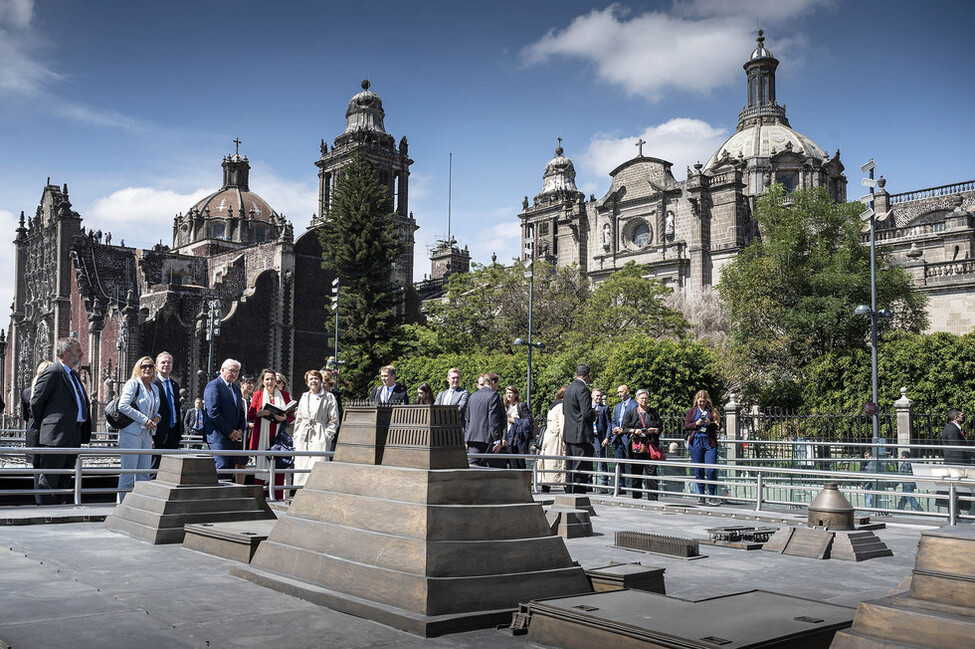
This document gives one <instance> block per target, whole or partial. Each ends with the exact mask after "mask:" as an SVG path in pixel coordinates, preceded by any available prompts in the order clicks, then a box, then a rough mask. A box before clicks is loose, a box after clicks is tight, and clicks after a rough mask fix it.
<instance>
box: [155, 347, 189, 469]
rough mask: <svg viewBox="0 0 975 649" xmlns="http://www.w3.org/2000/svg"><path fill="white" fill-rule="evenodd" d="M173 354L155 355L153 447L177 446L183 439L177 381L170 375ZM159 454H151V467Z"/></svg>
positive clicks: (157, 462)
mask: <svg viewBox="0 0 975 649" xmlns="http://www.w3.org/2000/svg"><path fill="white" fill-rule="evenodd" d="M172 371H173V355H172V354H170V353H169V352H161V353H160V354H159V355H158V356H156V381H155V383H156V387H157V388H158V389H159V416H160V417H161V419H160V420H159V424H157V425H156V431H155V433H154V434H153V436H152V447H153V448H179V444H180V441H181V440H182V439H183V418H182V417H181V416H180V407H179V383H177V382H176V379H174V378H172V377H170V373H171V372H172ZM160 457H161V456H159V455H153V456H152V468H153V469H158V468H159V458H160Z"/></svg>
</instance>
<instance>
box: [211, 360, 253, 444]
mask: <svg viewBox="0 0 975 649" xmlns="http://www.w3.org/2000/svg"><path fill="white" fill-rule="evenodd" d="M231 391H232V392H231ZM234 397H237V404H236V405H234ZM203 408H204V410H205V414H206V416H205V417H204V419H203V430H204V432H205V434H206V438H207V444H209V445H210V448H215V449H237V450H239V449H241V448H243V445H242V443H241V442H240V441H237V442H232V441H231V440H230V433H232V432H233V431H235V430H244V431H246V430H247V410H246V408H245V406H244V396H243V395H242V394H241V393H240V386H239V385H237V384H236V383H231V384H230V387H229V388H228V387H227V384H226V383H225V382H224V380H223V379H222V378H220V377H219V376H218V377H217V378H215V379H213V380H212V381H210V382H209V383H207V386H206V388H205V389H204V390H203Z"/></svg>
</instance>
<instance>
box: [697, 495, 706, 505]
mask: <svg viewBox="0 0 975 649" xmlns="http://www.w3.org/2000/svg"><path fill="white" fill-rule="evenodd" d="M697 504H698V505H707V504H708V501H707V500H705V498H704V496H701V497H700V498H698V499H697Z"/></svg>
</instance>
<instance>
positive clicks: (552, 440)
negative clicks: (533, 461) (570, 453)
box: [538, 387, 565, 493]
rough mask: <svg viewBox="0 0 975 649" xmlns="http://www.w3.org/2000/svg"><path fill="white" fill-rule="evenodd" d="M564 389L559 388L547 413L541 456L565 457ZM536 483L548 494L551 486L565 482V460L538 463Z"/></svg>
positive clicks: (546, 460)
mask: <svg viewBox="0 0 975 649" xmlns="http://www.w3.org/2000/svg"><path fill="white" fill-rule="evenodd" d="M564 394H565V388H564V387H563V388H560V389H559V391H558V392H557V393H556V394H555V403H553V404H552V405H551V407H550V408H549V411H548V417H547V419H546V423H545V437H543V438H542V449H541V454H542V455H565V440H564V439H562V428H563V425H564V424H565V415H563V414H562V396H563V395H564ZM538 481H539V482H541V483H546V484H542V492H544V493H548V492H549V491H551V489H552V484H553V483H554V484H559V483H561V482H565V460H564V459H543V460H539V461H538Z"/></svg>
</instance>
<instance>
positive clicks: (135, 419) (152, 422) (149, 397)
mask: <svg viewBox="0 0 975 649" xmlns="http://www.w3.org/2000/svg"><path fill="white" fill-rule="evenodd" d="M155 380H156V363H155V361H153V360H152V358H151V357H149V356H143V357H142V358H140V359H139V360H138V361H136V364H135V367H133V368H132V377H131V378H130V379H129V380H128V381H126V382H125V385H123V386H122V392H121V394H119V400H118V409H119V412H121V413H122V414H123V415H125V416H126V417H128V418H129V419H131V420H132V423H131V424H129V425H128V426H126V427H125V428H123V429H122V430H120V431H119V432H118V447H119V448H135V449H146V450H149V449H152V434H153V433H154V432H155V431H156V424H158V423H159V420H160V416H159V390H158V389H157V388H156V386H155V385H154V384H153V381H155ZM121 462H122V469H123V471H124V470H125V469H138V470H141V471H145V473H124V472H123V473H121V474H120V475H119V477H118V488H119V493H118V501H119V502H122V500H123V499H124V498H125V494H126V493H127V492H129V491H132V487H133V486H135V483H136V482H139V481H142V480H148V479H149V473H148V471H149V469H150V468H151V464H152V455H151V454H148V455H123V456H122V459H121Z"/></svg>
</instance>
